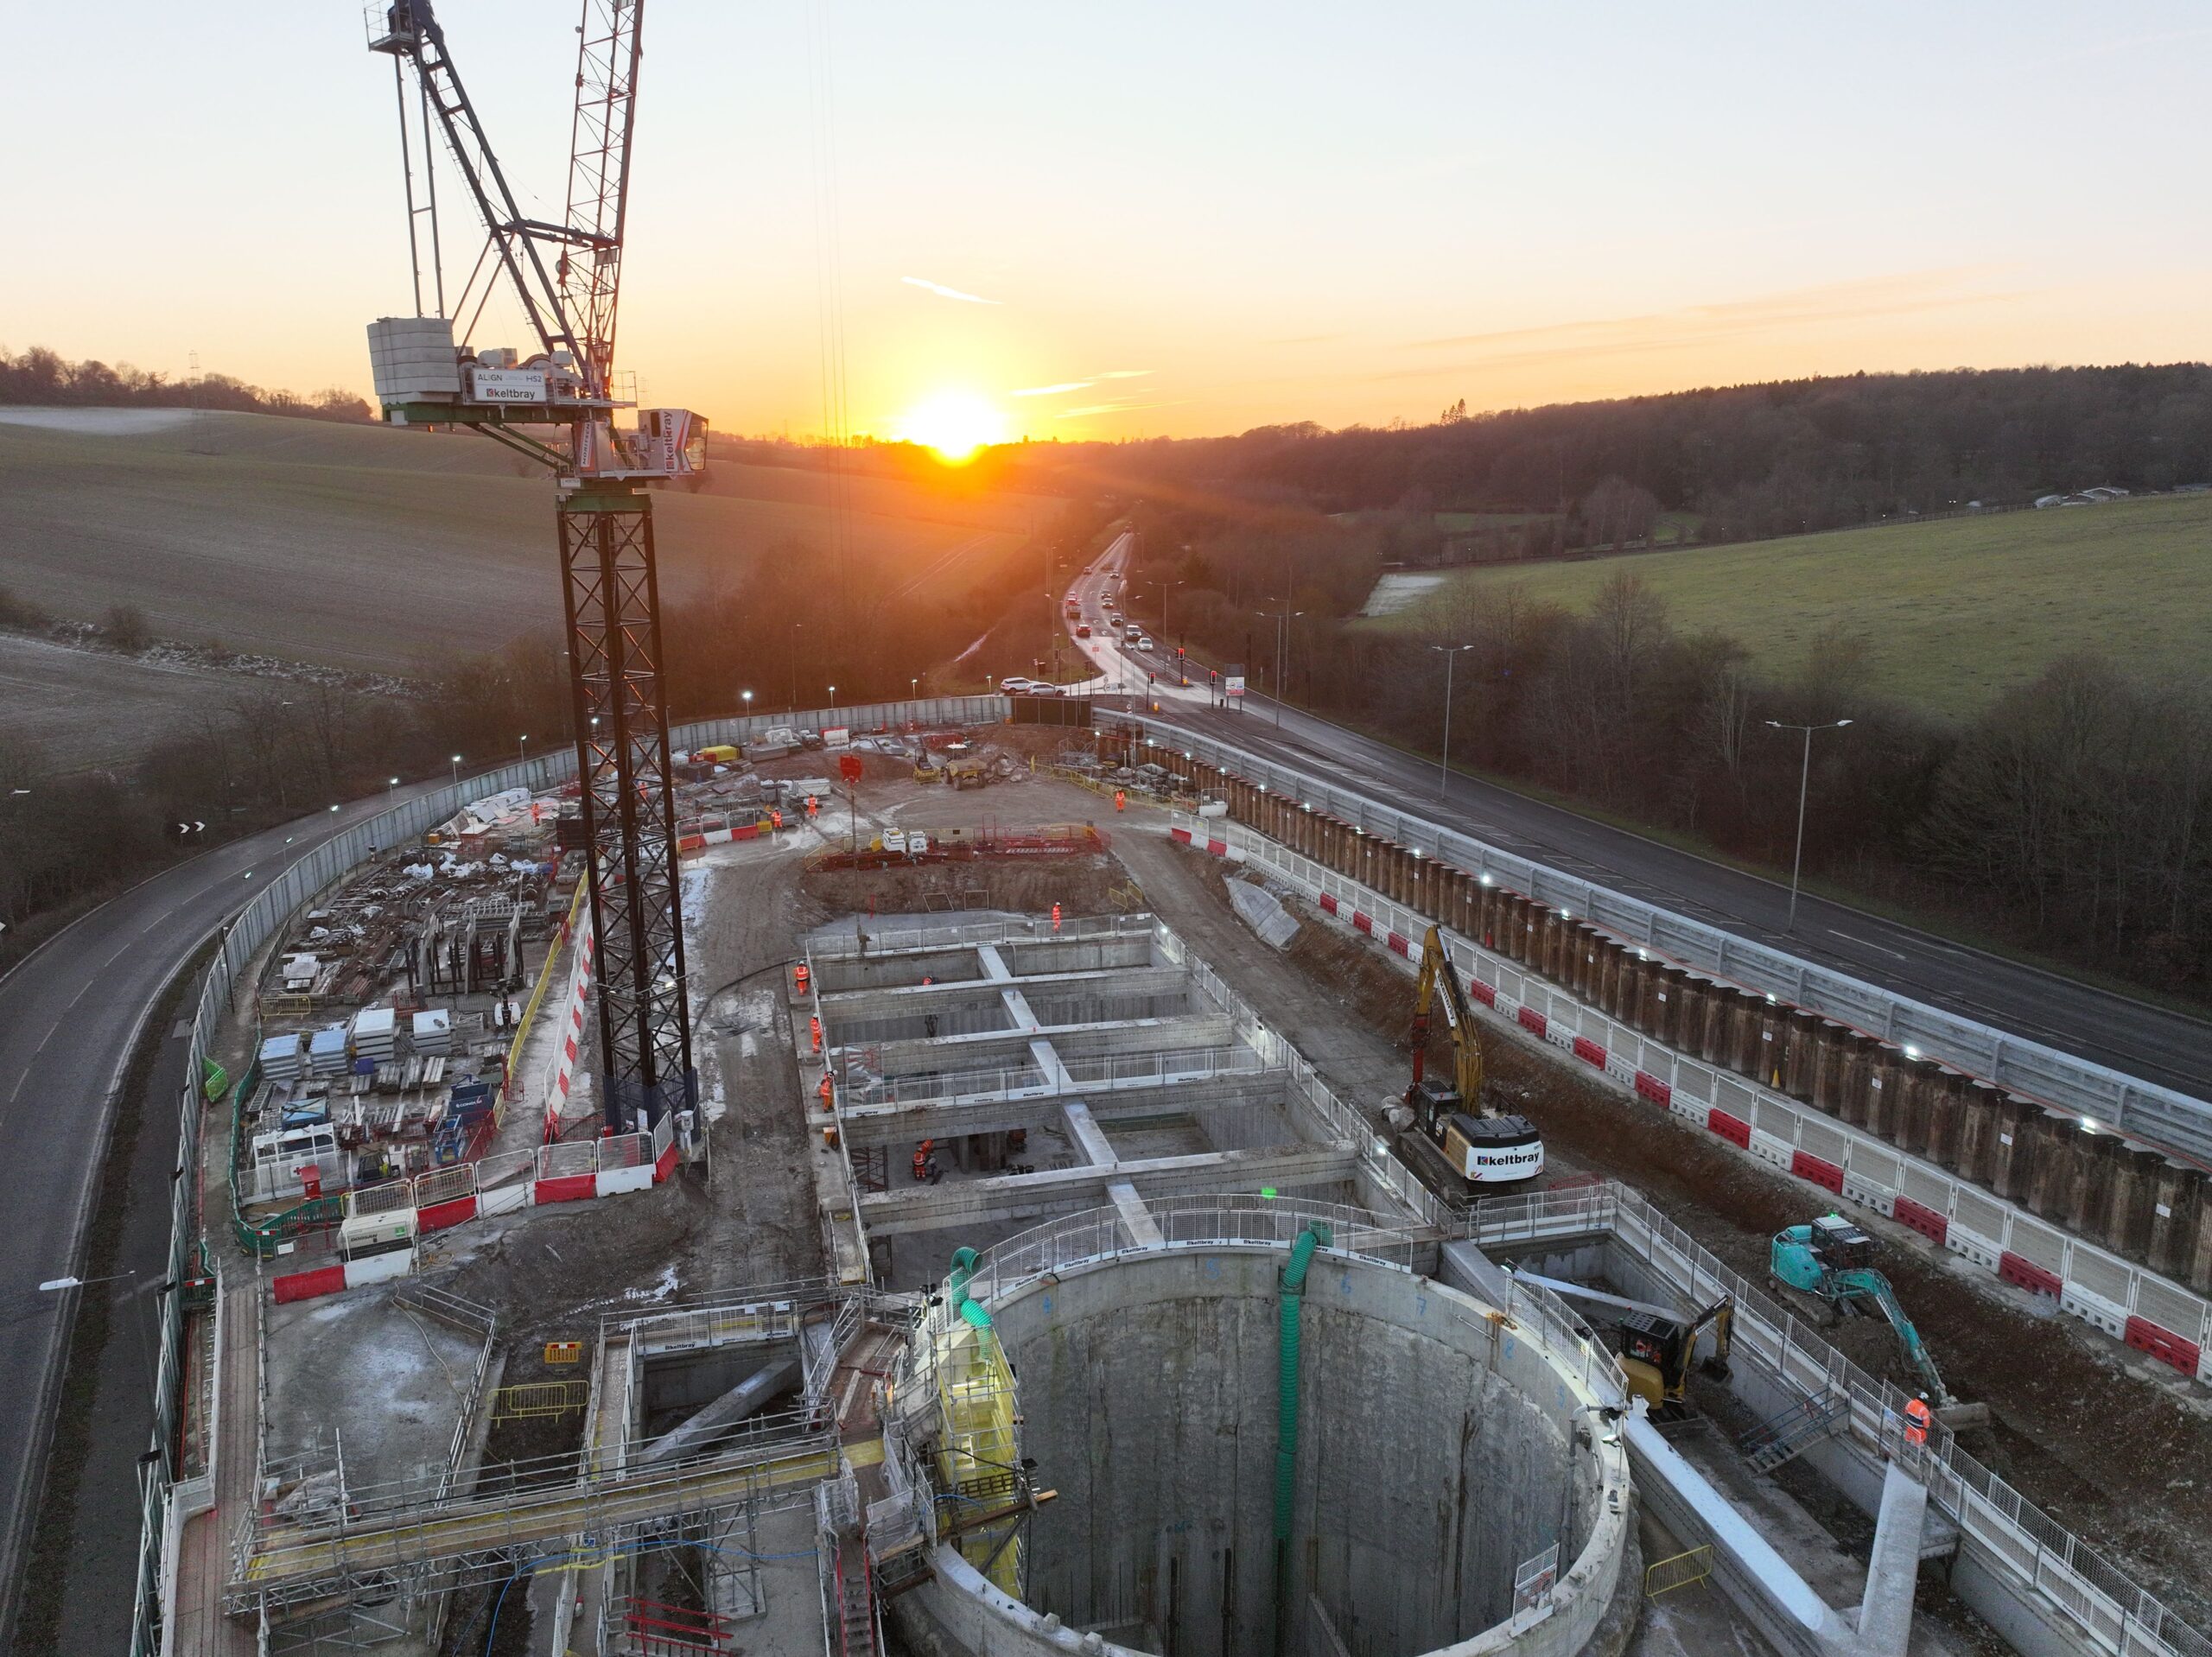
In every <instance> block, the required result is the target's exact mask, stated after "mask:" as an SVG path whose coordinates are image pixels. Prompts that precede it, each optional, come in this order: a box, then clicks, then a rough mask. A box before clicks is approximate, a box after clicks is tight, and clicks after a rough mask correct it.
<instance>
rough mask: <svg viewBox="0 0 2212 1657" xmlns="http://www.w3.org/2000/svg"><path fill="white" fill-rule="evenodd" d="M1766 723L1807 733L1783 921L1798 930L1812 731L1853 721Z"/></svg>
mask: <svg viewBox="0 0 2212 1657" xmlns="http://www.w3.org/2000/svg"><path fill="white" fill-rule="evenodd" d="M1766 722H1767V724H1768V725H1769V726H1770V727H1773V728H1774V729H1775V730H1777V731H1802V732H1803V733H1805V758H1804V760H1803V763H1802V765H1800V766H1799V767H1798V771H1797V854H1796V856H1795V857H1793V858H1792V859H1791V860H1790V862H1789V919H1788V920H1786V921H1784V922H1783V924H1782V930H1783V931H1785V932H1794V931H1796V930H1797V879H1798V876H1799V874H1800V873H1802V871H1803V869H1804V867H1805V796H1806V793H1807V791H1808V789H1809V788H1810V787H1811V784H1812V780H1813V733H1814V732H1815V731H1840V730H1841V729H1842V728H1843V727H1845V726H1847V725H1848V724H1850V723H1851V721H1849V720H1847V719H1839V720H1830V721H1828V722H1827V724H1826V725H1785V724H1783V721H1780V720H1778V719H1770V720H1769V721H1766Z"/></svg>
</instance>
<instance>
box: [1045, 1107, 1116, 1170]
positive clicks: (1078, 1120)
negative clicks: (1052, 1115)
mask: <svg viewBox="0 0 2212 1657" xmlns="http://www.w3.org/2000/svg"><path fill="white" fill-rule="evenodd" d="M1060 1114H1062V1115H1063V1116H1064V1117H1065V1118H1066V1120H1067V1127H1068V1143H1069V1144H1071V1145H1072V1146H1075V1148H1076V1149H1077V1150H1078V1151H1080V1152H1083V1156H1084V1161H1086V1162H1088V1163H1090V1165H1091V1166H1092V1167H1094V1168H1110V1167H1112V1166H1113V1165H1115V1164H1116V1162H1118V1161H1120V1160H1121V1159H1120V1158H1118V1157H1116V1155H1115V1154H1114V1147H1113V1146H1111V1145H1110V1144H1109V1143H1108V1142H1107V1139H1106V1135H1105V1133H1103V1131H1101V1129H1100V1128H1099V1126H1098V1123H1097V1121H1096V1119H1095V1118H1094V1117H1093V1116H1092V1115H1091V1114H1090V1107H1089V1106H1087V1105H1085V1104H1084V1102H1083V1101H1082V1100H1080V1099H1071V1100H1069V1101H1067V1102H1066V1103H1065V1104H1064V1105H1062V1106H1061V1107H1060Z"/></svg>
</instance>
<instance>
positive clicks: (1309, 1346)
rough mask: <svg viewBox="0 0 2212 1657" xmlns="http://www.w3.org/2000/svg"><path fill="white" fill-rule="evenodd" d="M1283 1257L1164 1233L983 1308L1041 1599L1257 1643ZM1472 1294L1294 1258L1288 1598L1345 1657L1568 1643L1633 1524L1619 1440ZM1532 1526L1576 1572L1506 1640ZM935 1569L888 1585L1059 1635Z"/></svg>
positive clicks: (1096, 1616)
mask: <svg viewBox="0 0 2212 1657" xmlns="http://www.w3.org/2000/svg"><path fill="white" fill-rule="evenodd" d="M1284 1258H1285V1256H1284V1252H1283V1251H1282V1250H1281V1249H1206V1250H1204V1251H1199V1250H1195V1249H1192V1250H1185V1249H1180V1248H1178V1249H1172V1250H1166V1251H1162V1252H1161V1253H1160V1254H1147V1255H1140V1256H1135V1257H1124V1258H1123V1259H1122V1260H1118V1261H1115V1262H1109V1263H1106V1264H1103V1265H1101V1266H1096V1267H1086V1268H1082V1269H1078V1270H1074V1271H1070V1272H1066V1273H1062V1274H1061V1275H1060V1276H1059V1277H1058V1279H1057V1280H1056V1281H1052V1282H1049V1283H1046V1282H1039V1283H1033V1284H1030V1285H1027V1286H1024V1287H1022V1288H1020V1289H1018V1290H1015V1291H1014V1292H1011V1293H1009V1294H1007V1295H1006V1296H1005V1297H1003V1298H1002V1299H1001V1301H1000V1302H999V1303H998V1304H996V1305H995V1307H994V1315H995V1317H996V1318H997V1320H998V1324H999V1327H1000V1329H1001V1331H1002V1332H1003V1334H1004V1336H1005V1338H1006V1341H1007V1350H1008V1354H1009V1356H1010V1357H1011V1358H1012V1359H1013V1362H1014V1368H1015V1372H1016V1374H1017V1375H1018V1376H1019V1377H1020V1386H1021V1393H1022V1411H1023V1418H1024V1421H1025V1424H1026V1434H1025V1439H1024V1451H1025V1453H1026V1454H1027V1455H1029V1456H1032V1457H1035V1458H1036V1459H1037V1461H1038V1462H1039V1478H1040V1479H1041V1480H1042V1481H1043V1482H1046V1483H1047V1484H1049V1485H1051V1486H1052V1487H1053V1488H1054V1489H1057V1490H1058V1492H1059V1495H1058V1499H1057V1500H1056V1501H1053V1502H1052V1504H1050V1505H1049V1506H1048V1507H1046V1508H1045V1509H1044V1510H1043V1511H1042V1513H1041V1514H1039V1518H1038V1520H1037V1521H1036V1525H1035V1528H1034V1533H1033V1540H1032V1542H1031V1544H1030V1546H1031V1552H1030V1556H1029V1576H1030V1581H1031V1584H1032V1590H1031V1599H1032V1601H1033V1603H1034V1604H1035V1605H1036V1606H1037V1607H1039V1608H1041V1609H1042V1611H1044V1612H1058V1613H1059V1614H1060V1615H1061V1616H1062V1618H1063V1620H1064V1621H1065V1622H1066V1623H1068V1624H1070V1625H1073V1626H1076V1627H1090V1626H1115V1625H1127V1624H1130V1623H1135V1622H1140V1621H1141V1622H1150V1623H1151V1624H1153V1626H1154V1627H1156V1628H1160V1629H1161V1632H1162V1635H1163V1637H1164V1638H1166V1641H1168V1642H1169V1648H1170V1649H1188V1650H1219V1651H1222V1652H1224V1653H1225V1654H1246V1653H1249V1654H1252V1657H1261V1654H1266V1653H1268V1652H1270V1651H1271V1650H1272V1648H1273V1647H1272V1640H1273V1630H1274V1618H1275V1605H1274V1582H1275V1571H1274V1559H1273V1552H1274V1550H1273V1545H1272V1541H1271V1513H1272V1507H1273V1462H1274V1446H1275V1432H1276V1427H1275V1423H1276V1393H1277V1388H1276V1355H1277V1351H1278V1342H1279V1335H1278V1327H1279V1325H1278V1311H1279V1308H1280V1298H1279V1294H1278V1289H1277V1274H1278V1273H1279V1272H1280V1270H1281V1266H1282V1263H1283V1260H1284ZM1485 1310H1486V1309H1485V1308H1484V1306H1483V1305H1480V1304H1479V1303H1478V1302H1477V1301H1475V1300H1473V1299H1471V1298H1469V1297H1466V1296H1464V1295H1461V1294H1459V1293H1458V1292H1454V1291H1452V1290H1449V1289H1446V1288H1443V1287H1442V1286H1439V1285H1436V1284H1433V1283H1430V1282H1427V1281H1424V1280H1422V1279H1418V1278H1415V1277H1414V1276H1412V1275H1411V1274H1409V1273H1403V1272H1399V1271H1395V1270H1392V1269H1390V1268H1389V1267H1381V1266H1377V1265H1375V1264H1373V1263H1371V1262H1366V1261H1360V1260H1351V1259H1349V1258H1347V1257H1344V1256H1340V1255H1331V1254H1322V1255H1320V1256H1317V1258H1316V1260H1315V1262H1314V1268H1313V1273H1312V1275H1311V1277H1310V1278H1309V1279H1308V1283H1307V1289H1306V1306H1305V1316H1304V1319H1303V1323H1304V1330H1305V1337H1306V1338H1305V1347H1304V1360H1303V1362H1302V1364H1301V1387H1300V1394H1301V1400H1302V1408H1301V1420H1302V1426H1301V1432H1300V1465H1299V1478H1298V1497H1297V1517H1296V1520H1295V1521H1294V1536H1293V1540H1292V1543H1291V1546H1290V1559H1289V1564H1290V1569H1291V1583H1292V1593H1293V1603H1294V1604H1297V1605H1301V1606H1302V1605H1303V1604H1304V1603H1306V1595H1307V1594H1308V1593H1309V1592H1312V1593H1314V1594H1317V1595H1318V1597H1319V1599H1320V1600H1321V1602H1322V1603H1324V1604H1325V1606H1326V1607H1327V1608H1328V1609H1329V1611H1330V1614H1331V1616H1332V1621H1333V1622H1334V1623H1335V1625H1336V1627H1337V1628H1338V1631H1339V1633H1340V1634H1341V1635H1342V1636H1343V1637H1344V1641H1346V1643H1347V1644H1348V1645H1349V1646H1350V1647H1351V1648H1352V1649H1354V1650H1356V1651H1376V1652H1381V1651H1388V1652H1406V1653H1411V1652H1421V1651H1427V1650H1432V1649H1446V1648H1449V1649H1452V1650H1453V1651H1455V1652H1459V1653H1464V1654H1473V1653H1478V1652H1480V1653H1487V1652H1492V1651H1505V1650H1512V1651H1516V1652H1519V1651H1527V1652H1531V1653H1535V1652H1542V1653H1547V1654H1549V1653H1557V1654H1560V1657H1566V1654H1570V1653H1573V1652H1577V1651H1580V1649H1581V1648H1582V1647H1583V1645H1584V1644H1585V1642H1586V1641H1587V1640H1588V1638H1589V1636H1590V1634H1591V1632H1592V1630H1593V1629H1594V1628H1596V1627H1597V1625H1598V1622H1599V1619H1600V1618H1601V1617H1602V1616H1603V1615H1604V1613H1605V1609H1606V1605H1607V1603H1608V1602H1609V1601H1610V1600H1611V1597H1612V1595H1613V1591H1614V1590H1615V1587H1616V1585H1617V1584H1618V1572H1619V1569H1620V1559H1621V1553H1622V1549H1623V1546H1624V1542H1625V1539H1626V1535H1627V1531H1628V1527H1629V1525H1630V1520H1631V1514H1630V1507H1631V1504H1630V1501H1629V1495H1628V1490H1627V1488H1626V1463H1625V1458H1624V1455H1623V1452H1621V1451H1619V1450H1618V1448H1617V1447H1616V1448H1612V1449H1604V1450H1601V1449H1599V1448H1598V1447H1596V1446H1595V1445H1594V1444H1592V1442H1591V1440H1590V1435H1589V1433H1588V1431H1587V1428H1586V1425H1582V1424H1583V1423H1586V1421H1587V1420H1588V1419H1589V1418H1588V1417H1586V1416H1578V1412H1579V1411H1580V1408H1581V1406H1584V1405H1586V1404H1588V1403H1592V1402H1595V1401H1596V1400H1595V1398H1594V1396H1591V1395H1586V1392H1585V1389H1584V1388H1583V1387H1581V1385H1580V1382H1579V1381H1576V1380H1574V1379H1573V1378H1571V1377H1569V1376H1567V1375H1565V1374H1562V1373H1561V1372H1560V1370H1559V1369H1558V1368H1555V1367H1554V1364H1553V1362H1552V1361H1551V1359H1550V1356H1549V1355H1548V1353H1547V1352H1546V1351H1545V1350H1544V1349H1542V1348H1541V1346H1538V1345H1535V1344H1533V1343H1530V1342H1529V1340H1528V1339H1527V1338H1526V1337H1525V1335H1524V1334H1523V1333H1522V1332H1521V1331H1518V1330H1515V1329H1514V1328H1513V1327H1511V1326H1510V1325H1501V1324H1494V1323H1493V1322H1491V1321H1490V1320H1489V1319H1488V1318H1487V1317H1485V1316H1484V1312H1485ZM1570 1435H1574V1436H1575V1438H1577V1440H1578V1443H1579V1445H1580V1447H1579V1448H1577V1449H1576V1450H1575V1451H1574V1452H1573V1456H1572V1458H1571V1460H1570V1456H1569V1451H1568V1445H1569V1442H1570ZM1554 1539H1559V1540H1562V1542H1563V1544H1564V1545H1563V1546H1562V1550H1561V1551H1562V1553H1563V1554H1566V1555H1567V1556H1569V1557H1570V1558H1573V1559H1574V1563H1573V1568H1572V1569H1571V1570H1569V1571H1565V1572H1563V1573H1562V1576H1561V1580H1560V1585H1559V1588H1558V1590H1557V1594H1556V1597H1555V1599H1554V1602H1553V1603H1552V1604H1551V1605H1550V1607H1549V1608H1548V1610H1546V1611H1542V1612H1540V1613H1538V1614H1537V1616H1535V1618H1534V1619H1533V1620H1531V1621H1529V1623H1528V1626H1526V1627H1524V1628H1522V1629H1520V1630H1519V1631H1518V1632H1516V1631H1514V1630H1511V1629H1509V1628H1502V1627H1495V1626H1493V1625H1497V1624H1501V1623H1503V1622H1505V1621H1506V1620H1507V1619H1508V1618H1509V1617H1510V1615H1511V1613H1512V1611H1513V1604H1512V1600H1513V1583H1514V1576H1515V1571H1516V1566H1517V1565H1519V1564H1520V1563H1521V1562H1522V1560H1524V1559H1528V1558H1529V1557H1530V1556H1532V1555H1534V1554H1535V1553H1538V1552H1541V1551H1542V1550H1543V1549H1544V1548H1546V1547H1548V1546H1550V1545H1551V1543H1552V1542H1553V1540H1554ZM1578 1551H1579V1555H1580V1557H1575V1556H1577V1554H1578ZM954 1575H955V1577H956V1578H957V1572H956V1573H954ZM959 1586H960V1584H959V1583H958V1582H957V1580H956V1581H954V1582H950V1583H947V1582H942V1581H941V1582H940V1583H938V1584H932V1585H931V1588H930V1589H929V1590H918V1591H917V1592H916V1593H915V1594H913V1595H912V1596H909V1598H912V1599H913V1600H915V1601H917V1602H920V1603H919V1604H918V1606H917V1610H918V1611H924V1608H925V1607H926V1608H927V1609H926V1611H925V1614H924V1615H923V1616H920V1617H919V1619H918V1621H919V1622H922V1623H924V1624H934V1625H935V1626H936V1628H937V1629H938V1634H939V1635H942V1636H943V1637H944V1638H946V1639H950V1640H952V1641H954V1642H955V1644H956V1645H957V1648H960V1649H964V1650H968V1651H977V1652H980V1651H990V1652H1017V1651H1032V1650H1034V1651H1043V1650H1050V1649H1063V1650H1064V1649H1071V1648H1073V1641H1074V1636H1072V1635H1068V1634H1066V1632H1065V1630H1061V1631H1060V1632H1059V1635H1058V1637H1057V1638H1056V1637H1055V1636H1054V1634H1053V1631H1052V1630H1048V1629H1046V1628H1044V1627H1043V1624H1042V1620H1041V1616H1039V1613H1038V1612H1033V1611H1029V1610H1027V1609H1021V1608H1011V1607H1010V1606H1008V1605H998V1604H995V1603H993V1597H986V1596H972V1595H964V1594H961V1593H959V1592H958V1591H957V1590H958V1588H959ZM952 1600H960V1601H963V1602H966V1603H959V1604H950V1603H944V1602H948V1601H952ZM902 1603H904V1602H902Z"/></svg>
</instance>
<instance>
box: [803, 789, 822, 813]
mask: <svg viewBox="0 0 2212 1657" xmlns="http://www.w3.org/2000/svg"><path fill="white" fill-rule="evenodd" d="M821 814H822V802H821V801H819V800H817V799H816V798H815V797H814V796H812V795H811V794H810V795H808V796H807V797H806V815H807V816H810V817H813V816H820V815H821Z"/></svg>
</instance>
